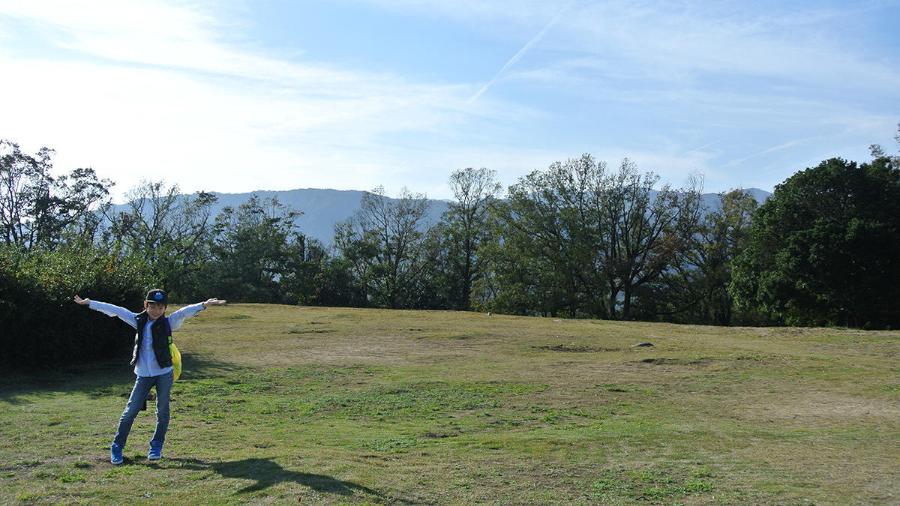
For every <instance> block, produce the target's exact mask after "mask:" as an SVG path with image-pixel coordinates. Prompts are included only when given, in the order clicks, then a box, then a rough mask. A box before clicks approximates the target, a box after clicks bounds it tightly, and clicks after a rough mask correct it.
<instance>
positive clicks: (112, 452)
mask: <svg viewBox="0 0 900 506" xmlns="http://www.w3.org/2000/svg"><path fill="white" fill-rule="evenodd" d="M109 461H110V462H112V464H113V465H114V466H117V465H119V464H121V463H122V447H121V446H119V445H117V444H116V443H113V444H112V446H110V447H109Z"/></svg>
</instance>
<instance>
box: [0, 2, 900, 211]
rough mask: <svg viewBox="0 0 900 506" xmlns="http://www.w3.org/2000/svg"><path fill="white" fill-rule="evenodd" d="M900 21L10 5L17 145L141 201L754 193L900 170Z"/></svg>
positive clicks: (6, 20) (4, 37)
mask: <svg viewBox="0 0 900 506" xmlns="http://www.w3.org/2000/svg"><path fill="white" fill-rule="evenodd" d="M898 26H900V0H897V1H861V2H828V1H819V2H775V1H761V2H711V1H703V2H693V1H665V2H663V1H659V2H656V1H609V2H602V1H586V0H574V1H569V0H566V1H562V2H550V1H530V0H516V1H506V0H497V1H492V0H481V1H472V0H457V1H436V0H334V1H328V2H325V1H323V2H313V1H275V0H260V1H227V0H225V1H215V2H205V1H190V2H150V1H130V0H115V1H100V0H97V1H90V2H77V1H58V2H49V1H48V2H44V1H37V0H30V1H28V2H21V1H7V0H0V75H2V76H3V78H2V79H0V111H2V112H0V138H6V139H10V140H12V141H15V142H18V143H19V144H20V145H22V147H23V148H25V149H26V150H29V151H34V150H36V149H37V148H38V147H40V146H44V145H46V146H49V147H52V148H54V149H56V151H57V155H56V158H55V161H56V167H57V169H59V170H61V171H62V170H69V169H72V168H75V167H84V166H88V167H93V168H94V169H96V170H97V172H98V173H100V175H101V176H103V177H107V178H110V179H112V180H114V181H116V183H117V186H116V188H115V192H116V195H117V196H119V197H121V195H122V194H123V193H124V192H125V191H127V190H128V189H129V188H131V187H133V186H134V185H135V184H137V183H138V182H139V181H140V180H142V179H154V180H158V179H163V180H165V181H167V182H169V183H177V184H178V185H179V186H180V187H181V188H182V189H183V190H184V191H196V190H201V189H203V190H212V191H221V192H243V191H251V190H256V189H269V190H284V189H293V188H337V189H356V190H366V189H371V188H373V187H375V186H377V185H383V186H385V187H386V189H387V191H388V193H389V194H396V193H397V192H399V191H400V189H401V188H402V187H404V186H405V187H407V188H409V189H410V190H412V191H414V192H423V193H426V194H427V195H428V196H429V197H433V198H448V197H450V190H449V188H448V186H447V178H448V176H449V174H450V172H451V171H452V170H454V169H458V168H463V167H488V168H491V169H494V170H496V171H497V172H498V175H499V178H500V180H501V182H502V183H503V184H504V185H509V184H512V183H514V182H516V180H517V179H518V178H519V177H521V176H523V175H525V174H527V173H528V172H530V171H532V170H536V169H544V168H546V167H547V166H548V165H549V164H550V163H552V162H554V161H557V160H559V161H561V160H565V159H567V158H574V157H577V156H579V155H581V154H582V153H591V154H593V155H594V156H595V157H597V158H598V159H600V160H605V161H606V162H608V163H609V165H611V166H615V165H617V164H618V163H619V162H620V161H621V159H622V158H623V157H629V158H631V159H633V160H635V161H636V162H637V164H638V167H639V169H641V170H642V171H653V172H655V173H657V174H659V175H660V176H661V177H662V180H663V181H665V182H670V183H672V184H673V185H675V186H680V185H682V184H685V183H686V181H687V179H688V177H689V176H691V175H693V174H701V175H702V176H703V178H704V181H705V182H704V188H705V190H706V191H722V190H727V189H731V188H736V187H748V188H749V187H757V188H762V189H764V190H769V191H771V190H772V189H773V188H774V186H775V185H776V184H778V183H780V182H781V181H783V180H784V179H785V178H787V177H788V176H790V175H791V174H793V173H794V172H796V171H797V170H800V169H803V168H805V167H809V166H813V165H816V164H817V163H818V162H819V161H821V160H823V159H826V158H830V157H833V156H842V157H845V158H849V159H854V160H860V161H863V160H866V159H868V146H869V145H870V144H872V143H880V144H882V145H883V146H884V147H885V148H887V149H888V150H889V151H894V150H896V149H897V145H896V143H895V141H894V140H893V136H894V135H895V134H896V132H897V123H898V122H900V30H898V28H897V27H898Z"/></svg>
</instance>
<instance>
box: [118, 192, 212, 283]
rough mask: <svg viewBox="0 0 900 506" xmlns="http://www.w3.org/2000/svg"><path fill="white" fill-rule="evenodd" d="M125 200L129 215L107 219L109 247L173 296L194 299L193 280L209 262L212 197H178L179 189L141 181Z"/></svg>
mask: <svg viewBox="0 0 900 506" xmlns="http://www.w3.org/2000/svg"><path fill="white" fill-rule="evenodd" d="M126 199H127V201H128V204H127V206H128V210H127V211H125V212H120V213H119V214H118V215H115V216H109V221H110V223H111V226H110V227H109V230H108V231H107V232H106V241H107V243H108V246H109V247H110V248H111V249H112V250H113V251H116V252H118V253H119V254H121V255H134V256H136V257H138V258H140V259H142V260H143V261H144V262H145V263H146V264H147V265H148V266H149V268H150V270H151V272H152V273H153V275H154V278H156V280H157V282H158V283H160V284H161V286H164V287H166V289H167V290H169V291H172V292H173V293H175V294H176V295H178V296H182V297H190V296H194V295H197V286H196V285H197V283H198V282H199V280H198V278H197V276H198V275H199V273H200V270H201V266H202V265H203V264H204V263H206V262H207V261H208V260H209V258H210V245H211V242H212V234H213V223H212V220H210V216H211V213H212V206H213V204H214V203H215V202H216V200H217V197H216V196H215V195H213V194H212V193H207V192H198V193H196V194H194V195H193V196H191V195H181V193H180V190H179V188H178V185H171V186H167V185H166V184H165V183H164V182H163V181H145V182H142V183H141V184H139V185H138V186H136V187H134V188H132V189H131V190H130V191H129V192H128V193H127V194H126Z"/></svg>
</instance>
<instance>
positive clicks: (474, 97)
mask: <svg viewBox="0 0 900 506" xmlns="http://www.w3.org/2000/svg"><path fill="white" fill-rule="evenodd" d="M574 3H575V2H569V4H568V5H566V6H565V7H563V8H562V9H561V10H560V11H559V12H558V13H557V14H556V16H553V19H551V20H550V22H549V23H547V24H546V25H545V26H544V28H541V31H539V32H538V33H537V35H535V36H534V37H532V38H531V40H529V41H528V42H526V43H525V45H524V46H522V49H519V52H518V53H516V54H515V55H513V57H512V58H510V59H509V61H508V62H506V64H505V65H503V67H502V68H501V69H500V70H499V71H498V72H497V74H496V75H494V77H493V78H492V79H491V80H490V81H488V82H486V83H485V84H484V86H482V87H481V89H480V90H478V92H477V93H475V94H474V95H472V98H470V99H469V102H468V103H469V104H473V103H475V101H476V100H478V98H479V97H480V96H481V95H483V94H484V92H485V91H487V89H488V88H490V87H491V85H493V84H494V83H495V82H496V81H497V79H499V78H500V76H501V75H503V73H504V72H506V69H508V68H510V67H512V66H513V65H515V63H516V62H517V61H519V60H521V59H522V57H523V56H525V53H527V52H528V50H529V49H531V48H532V46H534V45H535V44H537V43H538V42H540V40H541V39H542V38H543V37H544V34H545V33H547V30H549V29H550V27H552V26H553V25H555V24H556V22H557V21H559V18H561V17H562V15H563V14H564V13H565V12H566V11H567V10H569V7H571V6H572V4H574Z"/></svg>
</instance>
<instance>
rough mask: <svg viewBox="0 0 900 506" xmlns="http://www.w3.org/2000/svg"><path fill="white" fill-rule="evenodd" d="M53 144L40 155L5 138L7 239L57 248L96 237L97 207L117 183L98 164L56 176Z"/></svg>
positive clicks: (0, 199)
mask: <svg viewBox="0 0 900 506" xmlns="http://www.w3.org/2000/svg"><path fill="white" fill-rule="evenodd" d="M52 157H53V150H51V149H48V148H41V149H40V150H39V151H38V153H37V154H36V155H35V156H32V155H29V154H26V153H23V152H22V151H21V149H20V148H19V145H18V144H15V143H12V142H10V141H7V140H0V227H2V240H3V242H4V243H6V244H13V245H16V246H18V247H20V248H24V249H33V248H37V247H41V248H45V249H54V248H56V247H57V246H58V245H59V244H61V243H63V242H65V240H66V239H67V238H80V239H83V240H90V239H92V238H93V234H94V232H95V231H96V228H97V225H98V223H99V222H98V221H97V220H96V219H95V217H94V215H93V210H94V209H95V208H96V207H98V206H100V205H102V203H103V202H104V201H105V200H107V199H108V196H109V188H110V187H112V185H113V183H112V182H111V181H109V180H107V179H98V178H97V174H96V173H95V172H94V170H93V169H89V168H79V169H74V170H72V171H71V172H69V174H65V175H62V176H59V177H55V178H54V177H53V176H52V175H51V171H52V169H53V163H52Z"/></svg>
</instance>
